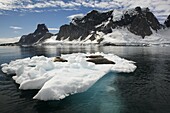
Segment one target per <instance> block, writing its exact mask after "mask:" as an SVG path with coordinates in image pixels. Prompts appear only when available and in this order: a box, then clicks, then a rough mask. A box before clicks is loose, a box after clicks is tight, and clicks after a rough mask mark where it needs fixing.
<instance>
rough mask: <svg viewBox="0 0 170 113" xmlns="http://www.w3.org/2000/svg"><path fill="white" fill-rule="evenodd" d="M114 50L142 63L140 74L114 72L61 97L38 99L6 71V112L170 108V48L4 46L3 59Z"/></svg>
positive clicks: (0, 79) (152, 111)
mask: <svg viewBox="0 0 170 113" xmlns="http://www.w3.org/2000/svg"><path fill="white" fill-rule="evenodd" d="M77 52H90V53H94V52H104V53H114V54H117V55H119V56H121V57H124V58H126V59H129V60H133V61H135V62H136V65H137V66H138V68H137V69H136V71H135V72H134V73H130V74H124V73H118V74H116V73H108V74H107V75H105V76H104V77H103V78H101V79H100V80H99V81H98V82H97V83H96V84H95V85H94V86H92V87H91V88H90V89H89V90H88V91H86V92H83V93H79V94H75V95H72V96H69V97H67V98H65V99H63V100H60V101H46V102H44V101H38V100H33V99H32V97H33V96H34V95H35V94H36V93H37V90H27V91H22V90H19V89H18V85H17V84H15V82H14V81H13V80H12V78H11V76H8V75H5V74H3V73H2V71H0V113H170V47H113V46H107V47H98V46H45V47H28V48H20V47H0V64H2V63H5V62H7V63H8V62H10V61H11V60H15V59H18V58H25V57H32V56H34V55H44V56H47V57H51V56H56V55H58V54H60V53H62V54H67V53H77Z"/></svg>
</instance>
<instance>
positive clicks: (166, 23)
mask: <svg viewBox="0 0 170 113" xmlns="http://www.w3.org/2000/svg"><path fill="white" fill-rule="evenodd" d="M164 24H165V26H166V27H168V28H169V27H170V15H169V16H168V18H167V19H166V20H165V22H164Z"/></svg>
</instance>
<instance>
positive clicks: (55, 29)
mask: <svg viewBox="0 0 170 113" xmlns="http://www.w3.org/2000/svg"><path fill="white" fill-rule="evenodd" d="M48 30H50V31H59V28H52V27H51V28H48Z"/></svg>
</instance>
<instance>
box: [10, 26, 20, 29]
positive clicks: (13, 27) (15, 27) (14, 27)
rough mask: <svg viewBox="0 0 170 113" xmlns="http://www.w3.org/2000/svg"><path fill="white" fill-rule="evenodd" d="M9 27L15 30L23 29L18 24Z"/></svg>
mask: <svg viewBox="0 0 170 113" xmlns="http://www.w3.org/2000/svg"><path fill="white" fill-rule="evenodd" d="M9 28H11V29H14V30H21V29H22V27H18V26H10V27H9Z"/></svg>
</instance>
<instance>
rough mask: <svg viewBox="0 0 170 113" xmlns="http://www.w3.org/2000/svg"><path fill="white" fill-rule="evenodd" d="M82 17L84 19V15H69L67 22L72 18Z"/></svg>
mask: <svg viewBox="0 0 170 113" xmlns="http://www.w3.org/2000/svg"><path fill="white" fill-rule="evenodd" d="M82 17H84V14H82V13H80V14H74V15H70V16H68V17H67V18H68V19H69V20H72V19H73V18H82Z"/></svg>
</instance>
